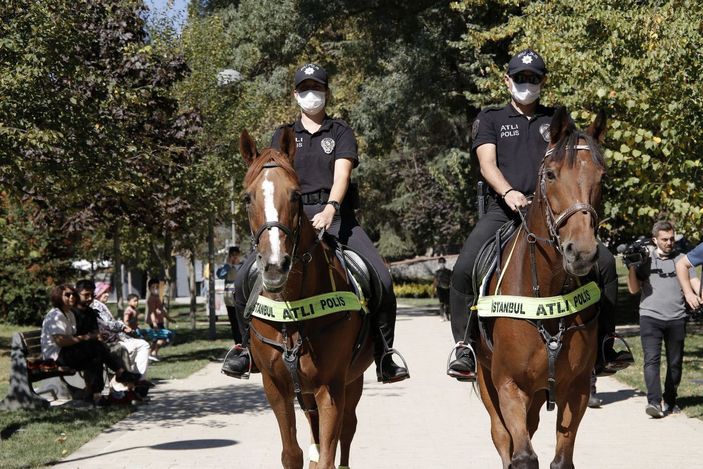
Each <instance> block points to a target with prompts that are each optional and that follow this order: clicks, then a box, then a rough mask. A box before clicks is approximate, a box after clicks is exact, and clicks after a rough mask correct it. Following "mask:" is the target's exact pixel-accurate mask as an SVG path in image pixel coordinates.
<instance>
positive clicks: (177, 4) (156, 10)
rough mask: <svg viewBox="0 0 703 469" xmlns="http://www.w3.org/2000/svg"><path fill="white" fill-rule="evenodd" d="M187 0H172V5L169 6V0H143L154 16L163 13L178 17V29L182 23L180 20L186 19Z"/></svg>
mask: <svg viewBox="0 0 703 469" xmlns="http://www.w3.org/2000/svg"><path fill="white" fill-rule="evenodd" d="M188 1H189V0H172V1H171V3H173V6H169V0H145V3H146V5H147V6H148V7H149V10H151V12H152V14H153V15H155V16H161V15H163V14H165V15H167V16H169V17H176V18H178V19H179V21H180V22H181V23H180V24H178V26H179V28H178V29H180V26H182V25H183V24H182V22H183V21H185V19H186V8H187V7H188Z"/></svg>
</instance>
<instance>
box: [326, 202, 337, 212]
mask: <svg viewBox="0 0 703 469" xmlns="http://www.w3.org/2000/svg"><path fill="white" fill-rule="evenodd" d="M327 205H331V206H333V207H334V212H335V214H339V202H337V201H336V200H328V201H327Z"/></svg>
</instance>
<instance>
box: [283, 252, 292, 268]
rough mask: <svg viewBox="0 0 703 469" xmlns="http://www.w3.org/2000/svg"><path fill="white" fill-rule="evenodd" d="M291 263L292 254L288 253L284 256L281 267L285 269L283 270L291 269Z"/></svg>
mask: <svg viewBox="0 0 703 469" xmlns="http://www.w3.org/2000/svg"><path fill="white" fill-rule="evenodd" d="M290 264H291V262H290V256H289V255H288V254H286V255H285V256H283V262H281V269H283V271H288V269H290Z"/></svg>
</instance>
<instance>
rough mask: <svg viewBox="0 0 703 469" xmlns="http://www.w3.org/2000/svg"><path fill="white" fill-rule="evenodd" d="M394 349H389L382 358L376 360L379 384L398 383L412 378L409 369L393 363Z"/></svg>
mask: <svg viewBox="0 0 703 469" xmlns="http://www.w3.org/2000/svg"><path fill="white" fill-rule="evenodd" d="M394 352H395V351H394V350H393V349H389V350H388V351H387V352H386V353H385V354H384V355H382V356H381V357H380V358H376V359H375V361H376V378H377V379H378V382H379V383H384V384H388V383H397V382H398V381H403V380H404V379H408V378H410V373H408V369H407V368H405V367H404V366H400V365H397V364H396V363H395V362H394V361H393V353H394Z"/></svg>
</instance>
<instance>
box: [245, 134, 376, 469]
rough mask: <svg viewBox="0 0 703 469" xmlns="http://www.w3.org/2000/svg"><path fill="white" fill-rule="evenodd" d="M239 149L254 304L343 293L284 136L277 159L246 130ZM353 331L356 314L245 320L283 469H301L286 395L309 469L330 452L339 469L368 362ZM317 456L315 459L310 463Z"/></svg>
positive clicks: (359, 320) (359, 319)
mask: <svg viewBox="0 0 703 469" xmlns="http://www.w3.org/2000/svg"><path fill="white" fill-rule="evenodd" d="M239 146H240V151H241V154H242V156H243V157H244V160H245V161H246V163H247V164H248V165H249V170H248V172H247V174H246V176H245V178H244V188H245V189H244V190H245V197H244V199H245V203H246V205H247V212H248V215H249V225H250V227H251V229H252V236H253V239H254V243H255V247H256V252H257V254H256V255H257V259H256V262H257V266H258V269H259V272H260V275H261V281H262V284H263V285H262V286H263V288H262V292H261V295H262V296H263V297H265V298H269V299H271V300H276V301H289V302H290V301H294V300H299V299H303V298H310V297H313V296H316V295H319V294H321V293H326V292H333V291H352V287H351V285H350V284H349V283H348V277H347V274H346V273H345V270H344V268H343V266H342V264H341V262H340V261H339V260H338V259H337V257H336V256H335V253H334V251H333V250H332V249H331V248H330V247H329V246H328V245H327V244H326V243H325V242H324V240H321V239H320V237H318V235H317V234H316V232H315V229H314V228H313V226H312V224H311V223H310V221H309V220H308V218H307V217H306V216H305V214H304V212H303V209H302V200H301V195H300V189H299V184H298V178H297V176H296V173H295V170H294V168H293V159H294V157H295V138H294V136H293V132H292V131H290V130H287V131H285V132H284V133H283V135H282V137H281V142H280V148H281V150H282V151H277V150H275V149H273V148H267V149H264V150H263V151H262V152H261V153H259V152H258V151H257V149H256V144H255V142H254V140H252V138H251V137H250V136H249V134H248V133H247V131H246V130H245V131H244V132H242V135H241V138H240V142H239ZM363 324H364V319H363V316H362V313H361V312H360V311H341V312H337V313H334V314H330V315H327V316H322V317H315V318H313V319H309V320H306V321H299V322H287V323H282V322H274V321H270V320H267V319H261V318H259V317H253V318H252V323H251V332H252V337H251V354H252V357H253V360H254V362H255V363H256V364H257V365H258V367H259V369H260V371H261V373H262V378H263V383H264V390H265V392H266V397H267V398H268V401H269V403H270V405H271V407H272V409H273V411H274V413H275V414H276V419H277V420H278V426H279V429H280V432H281V440H282V443H283V450H282V453H281V462H282V464H283V467H284V468H286V469H289V468H290V469H293V468H296V469H298V468H302V467H303V453H302V450H301V449H300V446H298V442H297V437H296V426H295V411H294V404H293V397H294V395H295V396H297V397H298V401H299V402H300V404H301V407H303V409H304V410H305V411H306V415H307V417H308V421H309V423H310V428H311V432H312V438H313V444H314V445H316V446H311V456H310V460H311V462H310V467H311V468H318V469H332V468H334V467H335V466H334V460H335V453H336V449H337V443H338V442H340V443H341V458H340V464H341V465H340V468H341V467H346V466H348V465H349V449H350V446H351V441H352V438H353V437H354V433H355V431H356V422H357V421H356V406H357V404H358V403H359V399H360V398H361V394H362V391H363V374H364V371H365V370H366V369H367V368H368V367H369V365H370V364H371V363H372V361H373V354H372V350H373V348H372V343H371V340H370V335H369V334H366V336H365V339H363V340H360V341H358V338H359V337H364V335H363V334H362V327H363ZM360 334H362V335H360ZM357 341H358V342H359V343H357ZM355 345H357V347H355ZM355 349H356V352H355V351H354V350H355ZM318 449H319V459H318V455H316V454H315V453H317V451H318ZM316 459H317V462H315V460H316Z"/></svg>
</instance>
